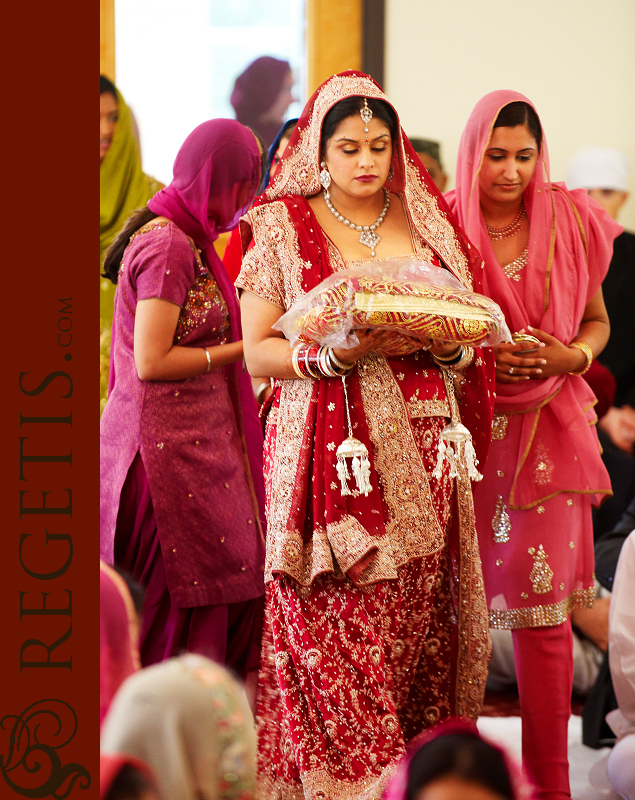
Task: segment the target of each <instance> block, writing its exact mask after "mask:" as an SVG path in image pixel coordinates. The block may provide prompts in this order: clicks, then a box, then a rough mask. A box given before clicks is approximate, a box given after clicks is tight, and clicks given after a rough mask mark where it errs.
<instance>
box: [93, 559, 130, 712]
mask: <svg viewBox="0 0 635 800" xmlns="http://www.w3.org/2000/svg"><path fill="white" fill-rule="evenodd" d="M138 638H139V631H138V622H137V614H136V612H135V608H134V604H133V602H132V597H131V595H130V592H129V590H128V587H127V586H126V583H125V581H124V579H123V578H122V577H121V575H119V573H117V572H115V570H114V569H112V568H111V567H109V566H108V565H107V564H106V563H105V562H104V561H100V562H99V723H100V725H101V723H102V722H103V721H104V717H105V716H106V712H107V711H108V708H109V707H110V703H111V702H112V699H113V697H114V696H115V692H116V691H117V689H118V688H119V686H120V685H121V684H122V683H123V681H124V680H125V679H126V678H127V677H128V675H131V674H132V673H133V672H135V670H137V669H139V667H140V662H139V649H138V648H139V645H138Z"/></svg>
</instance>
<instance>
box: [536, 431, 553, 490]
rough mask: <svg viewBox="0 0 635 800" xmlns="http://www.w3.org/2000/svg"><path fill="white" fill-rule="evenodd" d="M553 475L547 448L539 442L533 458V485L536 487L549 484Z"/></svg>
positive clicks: (551, 462)
mask: <svg viewBox="0 0 635 800" xmlns="http://www.w3.org/2000/svg"><path fill="white" fill-rule="evenodd" d="M552 474H553V461H552V460H551V459H550V458H549V454H548V452H547V448H546V447H545V446H544V444H543V443H542V442H541V443H540V444H539V445H538V447H537V448H536V454H535V456H534V476H533V479H534V483H535V484H537V485H538V486H546V485H547V484H548V483H550V482H551V476H552Z"/></svg>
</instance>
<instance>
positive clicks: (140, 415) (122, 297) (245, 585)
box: [101, 221, 264, 608]
mask: <svg viewBox="0 0 635 800" xmlns="http://www.w3.org/2000/svg"><path fill="white" fill-rule="evenodd" d="M148 298H161V299H163V300H168V301H170V302H173V303H176V304H177V305H179V306H180V307H181V314H180V317H179V323H178V326H177V330H176V333H175V337H174V342H175V344H179V345H184V346H192V347H210V346H214V345H218V344H223V343H225V342H227V341H229V340H230V339H231V331H230V324H229V316H228V310H227V305H226V303H225V300H224V299H223V296H222V294H221V291H220V289H219V287H218V284H217V283H216V281H215V280H214V277H213V276H212V274H211V273H210V271H209V270H208V269H207V267H206V266H204V264H203V263H202V261H201V258H200V254H199V251H198V250H197V248H196V246H195V245H194V242H193V241H192V239H190V238H189V237H188V236H186V235H185V234H184V233H183V232H182V231H181V230H180V229H179V228H178V227H177V226H176V225H175V224H174V223H171V222H166V221H158V222H150V223H149V224H148V225H146V226H145V227H144V228H142V229H141V230H140V231H139V232H138V233H137V234H136V235H135V236H134V237H133V239H132V242H131V244H130V245H129V246H128V248H127V249H126V251H125V255H124V259H123V263H122V269H121V271H120V277H119V283H118V287H117V295H116V299H115V315H114V322H113V348H112V351H113V367H114V376H115V379H114V386H113V387H112V391H111V394H110V397H109V399H108V404H107V406H106V408H105V410H104V413H103V415H102V418H101V556H102V558H103V559H104V560H105V561H107V562H109V563H112V561H113V545H114V535H115V526H116V522H117V512H118V509H119V501H120V496H121V490H122V486H123V484H124V481H125V479H126V476H127V475H128V471H129V469H130V466H131V464H132V462H133V460H134V458H135V456H136V455H137V453H139V454H140V457H141V459H142V461H143V466H144V468H145V472H146V474H147V478H148V483H149V486H150V493H151V495H152V502H153V506H154V513H155V516H156V523H157V529H158V536H159V542H160V545H161V551H162V556H163V561H164V563H165V572H166V578H167V583H168V588H169V591H170V597H171V600H172V603H173V604H174V605H175V606H177V607H180V608H183V607H196V606H204V605H216V604H228V603H237V602H242V601H245V600H250V599H252V598H256V597H259V596H260V595H262V594H263V591H264V589H263V571H262V564H263V553H264V550H263V548H264V544H263V534H262V527H261V520H260V518H259V510H258V501H257V492H256V490H255V488H254V480H253V476H252V473H251V471H250V469H249V459H248V456H247V445H246V442H245V437H244V434H243V424H242V423H243V420H242V415H241V413H240V410H237V409H240V406H238V404H236V405H234V403H233V402H232V396H236V395H237V386H236V367H235V366H234V365H233V364H232V365H229V366H228V367H225V368H222V369H216V370H212V371H211V372H209V373H207V374H204V375H200V376H197V377H193V378H187V379H185V380H175V381H141V380H139V378H138V376H137V371H136V368H135V364H134V345H133V334H134V318H135V310H136V305H137V302H138V301H139V300H143V299H148ZM252 446H253V442H250V447H252ZM260 480H262V478H260Z"/></svg>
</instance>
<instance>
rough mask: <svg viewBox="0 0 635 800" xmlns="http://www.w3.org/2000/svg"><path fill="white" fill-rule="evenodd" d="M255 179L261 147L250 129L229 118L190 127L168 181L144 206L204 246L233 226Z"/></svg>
mask: <svg viewBox="0 0 635 800" xmlns="http://www.w3.org/2000/svg"><path fill="white" fill-rule="evenodd" d="M259 180H260V152H259V149H258V144H257V143H256V139H255V137H254V135H253V133H252V132H251V131H250V130H248V129H247V128H245V127H244V125H241V124H240V123H239V122H236V120H233V119H212V120H208V121H207V122H203V123H202V124H201V125H199V126H198V127H196V128H194V130H193V131H192V133H190V135H189V136H188V137H187V139H186V140H185V141H184V142H183V144H182V145H181V147H180V149H179V152H178V153H177V156H176V159H175V161H174V168H173V178H172V182H171V183H170V184H169V185H168V186H166V187H165V189H161V191H160V192H158V193H157V194H156V195H155V196H154V197H153V198H152V199H151V200H150V201H149V202H148V208H150V209H151V210H152V211H154V212H155V214H160V215H162V216H164V217H167V218H168V219H171V220H172V221H173V222H174V223H176V224H177V225H178V227H179V228H180V229H181V230H182V231H183V232H184V233H186V234H187V235H188V236H191V237H192V239H194V241H195V242H196V244H197V245H198V246H199V247H200V248H202V249H206V248H208V247H210V245H211V244H212V243H213V242H214V241H215V240H216V239H218V236H219V234H221V233H225V232H226V231H229V230H231V229H232V228H235V227H236V225H237V224H238V220H239V218H240V217H241V216H242V215H243V214H244V213H245V211H246V210H247V209H248V208H249V204H250V203H251V200H252V197H253V196H254V194H255V192H256V189H257V188H258V182H259Z"/></svg>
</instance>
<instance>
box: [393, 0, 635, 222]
mask: <svg viewBox="0 0 635 800" xmlns="http://www.w3.org/2000/svg"><path fill="white" fill-rule="evenodd" d="M634 43H635V2H633V0H522V2H521V0H447V2H439V0H386V70H385V76H386V77H385V80H384V84H385V85H384V89H385V90H386V93H387V94H388V96H389V97H390V99H391V101H392V102H393V103H394V104H395V107H396V108H397V110H398V112H399V115H400V117H401V120H402V124H403V126H404V129H405V130H406V132H407V133H408V134H409V135H410V136H427V137H429V138H436V139H439V140H440V141H441V143H442V154H443V156H444V160H445V166H446V170H447V171H448V172H449V174H450V180H451V184H450V186H449V188H452V187H453V185H454V182H453V179H454V172H455V169H456V154H457V150H458V145H459V140H460V137H461V132H462V130H463V127H464V125H465V123H466V121H467V118H468V117H469V115H470V112H471V111H472V108H473V107H474V105H475V103H476V102H477V101H478V100H479V99H480V98H481V97H482V96H483V95H484V94H486V93H487V92H490V91H493V90H495V89H515V90H517V91H519V92H522V93H523V94H525V95H526V96H527V97H529V98H530V99H531V100H532V101H533V102H534V103H535V105H536V107H537V109H538V112H539V114H540V118H541V121H542V124H543V127H544V130H545V135H546V138H547V142H548V145H549V153H550V159H551V173H552V179H553V180H564V178H565V174H566V167H567V163H568V161H569V159H570V158H571V156H572V155H573V154H574V153H575V151H576V150H577V149H578V147H581V146H582V145H603V146H607V147H616V148H618V149H619V150H621V151H622V152H624V153H625V154H626V155H627V156H628V158H629V159H630V161H631V164H632V166H633V171H632V173H631V179H630V190H631V195H632V196H631V198H630V200H629V201H628V203H627V205H626V206H625V207H624V209H623V211H622V214H621V216H620V222H621V223H622V224H624V225H626V226H627V227H628V228H630V229H631V230H634V231H635V44H634Z"/></svg>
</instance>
